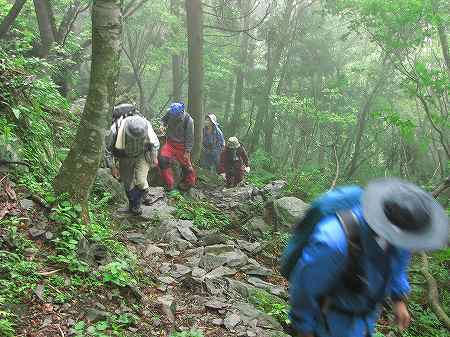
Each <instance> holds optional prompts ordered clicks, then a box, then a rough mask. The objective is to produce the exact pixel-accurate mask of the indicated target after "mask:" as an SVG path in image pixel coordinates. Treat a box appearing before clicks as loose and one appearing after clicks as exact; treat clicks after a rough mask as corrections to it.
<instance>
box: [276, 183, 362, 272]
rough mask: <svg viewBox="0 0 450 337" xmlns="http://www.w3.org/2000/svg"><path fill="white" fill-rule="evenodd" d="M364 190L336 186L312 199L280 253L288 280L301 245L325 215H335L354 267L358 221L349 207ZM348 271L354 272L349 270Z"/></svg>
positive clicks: (354, 267)
mask: <svg viewBox="0 0 450 337" xmlns="http://www.w3.org/2000/svg"><path fill="white" fill-rule="evenodd" d="M362 193H363V190H362V188H361V187H359V186H355V185H353V186H344V187H338V188H335V189H333V190H331V191H328V192H326V193H324V194H322V195H321V196H320V197H318V198H317V199H315V200H314V201H313V202H312V204H311V206H310V208H309V209H308V210H307V211H306V214H305V216H304V217H303V218H302V219H301V220H300V221H299V223H298V224H297V225H296V227H295V228H294V230H293V233H292V237H291V239H290V240H289V242H288V245H287V247H286V248H285V249H284V252H283V255H282V257H281V269H280V272H281V275H283V276H284V277H285V278H286V279H288V280H289V276H290V274H291V272H292V270H293V269H294V267H295V265H296V264H297V261H298V259H299V258H300V256H301V255H302V252H303V248H304V247H305V246H306V245H307V244H308V242H309V237H310V236H311V234H312V233H313V231H314V228H315V226H316V224H317V223H318V222H319V221H320V220H321V219H322V218H324V217H326V216H328V215H337V216H338V218H339V220H340V221H341V223H342V225H343V229H344V231H345V232H346V237H347V240H348V243H349V255H350V266H349V269H356V268H357V266H356V264H357V262H356V260H357V256H359V254H360V245H359V235H358V233H359V231H358V225H359V224H358V222H357V220H356V219H355V217H354V216H353V215H352V214H351V212H350V211H349V210H350V209H351V208H352V207H354V206H356V205H358V204H359V203H360V202H361V196H362ZM348 274H350V275H356V274H357V272H356V271H355V270H352V271H351V272H349V273H348Z"/></svg>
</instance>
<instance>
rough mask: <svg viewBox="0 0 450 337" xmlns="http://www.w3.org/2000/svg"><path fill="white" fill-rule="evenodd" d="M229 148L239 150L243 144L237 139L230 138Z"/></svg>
mask: <svg viewBox="0 0 450 337" xmlns="http://www.w3.org/2000/svg"><path fill="white" fill-rule="evenodd" d="M227 146H228V147H229V148H230V149H237V148H239V146H241V144H240V143H239V140H238V139H237V138H236V137H230V138H228V142H227Z"/></svg>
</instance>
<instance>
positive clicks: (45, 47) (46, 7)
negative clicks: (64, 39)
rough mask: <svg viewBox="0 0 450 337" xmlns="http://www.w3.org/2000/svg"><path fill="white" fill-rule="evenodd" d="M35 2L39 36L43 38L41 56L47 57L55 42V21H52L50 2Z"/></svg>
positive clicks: (35, 0) (40, 0) (41, 0)
mask: <svg viewBox="0 0 450 337" xmlns="http://www.w3.org/2000/svg"><path fill="white" fill-rule="evenodd" d="M33 1H34V9H35V11H36V17H37V21H38V25H39V35H40V38H41V46H40V51H39V56H40V57H47V56H48V53H49V50H50V47H51V45H52V43H53V42H55V35H54V33H53V31H54V29H53V23H54V20H53V19H52V11H51V8H50V3H49V2H48V0H33Z"/></svg>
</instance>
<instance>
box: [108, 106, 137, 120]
mask: <svg viewBox="0 0 450 337" xmlns="http://www.w3.org/2000/svg"><path fill="white" fill-rule="evenodd" d="M135 111H136V107H135V106H134V105H133V104H130V103H122V104H119V105H116V106H115V107H114V109H113V113H112V118H113V121H115V120H117V119H119V118H120V117H122V116H129V115H132V114H133V113H134V112H135Z"/></svg>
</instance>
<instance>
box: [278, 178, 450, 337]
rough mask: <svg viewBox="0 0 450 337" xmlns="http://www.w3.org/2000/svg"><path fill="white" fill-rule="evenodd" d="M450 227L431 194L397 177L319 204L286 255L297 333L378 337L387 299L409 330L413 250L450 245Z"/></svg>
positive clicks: (341, 191)
mask: <svg viewBox="0 0 450 337" xmlns="http://www.w3.org/2000/svg"><path fill="white" fill-rule="evenodd" d="M448 225H449V222H448V217H447V215H446V213H445V211H444V209H443V208H442V206H441V205H440V204H439V203H438V202H437V201H436V200H435V199H434V198H433V197H432V196H431V195H430V194H429V193H427V192H425V191H423V190H422V189H420V188H419V187H417V186H415V185H413V184H411V183H408V182H406V181H403V180H399V179H395V178H384V179H380V180H375V181H372V182H370V183H369V185H368V186H367V188H365V189H364V190H363V189H361V188H360V187H358V186H348V187H342V188H337V189H334V190H331V191H330V192H327V193H325V194H324V195H322V196H321V197H319V198H318V199H316V200H315V201H314V202H313V203H312V205H311V207H310V209H309V210H308V211H307V213H306V215H305V217H304V218H303V219H302V220H301V221H300V222H299V224H298V225H297V227H296V228H295V230H294V233H293V236H292V238H291V240H290V242H289V243H288V246H287V247H286V249H285V251H284V253H283V256H282V262H281V272H282V274H283V275H284V276H285V277H287V278H288V280H289V285H290V286H289V297H290V303H291V311H290V320H291V322H292V328H293V330H295V332H294V334H293V335H294V336H302V337H366V336H373V333H374V329H375V324H376V322H377V320H378V318H379V315H380V312H381V306H382V304H383V302H384V301H385V300H386V299H388V298H390V299H391V301H392V309H393V312H394V314H395V316H396V319H397V324H398V326H399V328H400V330H403V329H405V328H407V327H408V325H409V323H410V321H411V317H410V314H409V312H408V308H407V301H406V299H407V296H408V293H409V291H410V286H409V283H408V265H409V262H410V256H411V252H417V251H423V250H436V249H439V248H442V247H445V246H446V245H447V240H448Z"/></svg>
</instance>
